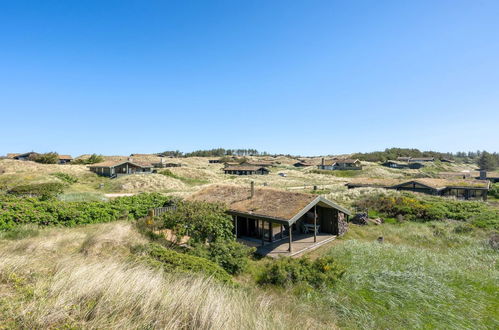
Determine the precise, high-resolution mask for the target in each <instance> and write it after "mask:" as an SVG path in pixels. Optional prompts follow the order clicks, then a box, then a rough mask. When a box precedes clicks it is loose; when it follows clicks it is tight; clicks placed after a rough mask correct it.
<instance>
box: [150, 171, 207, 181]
mask: <svg viewBox="0 0 499 330" xmlns="http://www.w3.org/2000/svg"><path fill="white" fill-rule="evenodd" d="M158 174H161V175H164V176H167V177H170V178H173V179H177V180H180V181H182V182H183V183H185V184H189V185H196V184H205V183H208V182H209V181H208V180H204V179H195V178H187V177H184V176H180V175H176V174H175V173H173V172H172V171H171V170H168V169H166V170H162V171H159V172H158Z"/></svg>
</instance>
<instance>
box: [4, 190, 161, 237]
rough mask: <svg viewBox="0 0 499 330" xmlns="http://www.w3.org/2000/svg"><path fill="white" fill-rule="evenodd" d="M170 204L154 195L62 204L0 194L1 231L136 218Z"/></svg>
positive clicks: (50, 200)
mask: <svg viewBox="0 0 499 330" xmlns="http://www.w3.org/2000/svg"><path fill="white" fill-rule="evenodd" d="M169 201H170V198H169V197H166V196H162V195H160V194H154V193H153V194H140V195H135V196H129V197H120V198H117V199H114V200H111V201H109V202H104V201H102V202H63V201H60V200H56V199H49V200H43V199H41V198H36V197H31V198H27V197H17V196H12V195H0V230H5V229H10V228H14V227H16V226H18V225H21V224H30V223H33V224H36V225H40V226H49V225H62V226H74V225H79V224H89V223H99V222H110V221H115V220H118V219H123V218H128V219H138V218H140V217H144V216H146V215H147V212H148V211H149V210H150V209H152V208H154V207H162V206H165V205H166V204H168V203H169Z"/></svg>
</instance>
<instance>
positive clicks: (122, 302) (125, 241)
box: [0, 222, 333, 329]
mask: <svg viewBox="0 0 499 330" xmlns="http://www.w3.org/2000/svg"><path fill="white" fill-rule="evenodd" d="M143 242H144V238H142V236H140V235H139V234H138V233H137V232H136V231H135V230H134V229H133V227H132V226H131V225H130V224H129V223H126V222H116V223H109V224H99V225H91V226H85V227H79V228H72V229H49V230H43V231H41V233H40V234H39V235H38V236H37V237H31V238H25V239H21V240H17V241H8V240H0V296H1V298H0V323H1V324H2V325H3V326H5V327H8V328H25V329H26V328H27V329H37V328H85V329H102V328H104V329H118V328H124V329H144V328H148V329H306V328H310V329H312V328H314V329H315V328H332V327H333V326H332V325H331V324H322V323H317V322H318V321H315V320H314V319H313V318H312V317H311V316H312V315H311V313H308V314H309V315H310V316H307V314H302V313H300V310H302V309H303V308H306V307H303V306H302V305H301V304H300V303H299V302H296V301H294V299H293V298H290V300H285V301H283V300H278V299H277V298H274V297H273V296H272V295H271V294H263V293H262V292H260V291H259V290H256V289H250V288H247V289H243V288H234V287H227V286H224V285H222V284H219V283H214V282H213V281H211V280H210V279H207V278H202V277H194V276H187V275H184V276H180V275H176V276H173V275H172V274H165V273H164V272H162V271H160V270H156V269H150V268H148V267H146V266H144V265H142V264H139V263H136V262H132V261H130V260H131V259H129V253H130V252H129V251H130V247H131V246H133V245H135V244H138V243H143Z"/></svg>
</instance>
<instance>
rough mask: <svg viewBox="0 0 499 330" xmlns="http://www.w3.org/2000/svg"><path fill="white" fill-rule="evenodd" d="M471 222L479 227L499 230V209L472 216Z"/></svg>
mask: <svg viewBox="0 0 499 330" xmlns="http://www.w3.org/2000/svg"><path fill="white" fill-rule="evenodd" d="M470 223H471V224H472V225H474V226H475V227H478V228H484V229H495V230H499V211H497V210H487V211H485V212H482V213H480V214H477V215H475V216H473V217H471V218H470Z"/></svg>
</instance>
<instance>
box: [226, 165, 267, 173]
mask: <svg viewBox="0 0 499 330" xmlns="http://www.w3.org/2000/svg"><path fill="white" fill-rule="evenodd" d="M261 169H264V170H266V171H268V169H266V168H265V167H263V166H256V165H232V166H226V167H224V168H223V170H224V171H255V172H256V171H259V170H261Z"/></svg>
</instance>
